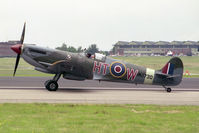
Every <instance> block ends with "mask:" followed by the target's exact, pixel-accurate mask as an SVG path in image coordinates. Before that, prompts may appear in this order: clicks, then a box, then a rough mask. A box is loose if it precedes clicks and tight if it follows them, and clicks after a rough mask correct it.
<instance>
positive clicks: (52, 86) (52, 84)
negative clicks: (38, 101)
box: [45, 80, 58, 91]
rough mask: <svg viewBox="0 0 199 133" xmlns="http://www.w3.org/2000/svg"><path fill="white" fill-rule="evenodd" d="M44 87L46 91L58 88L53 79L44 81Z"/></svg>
mask: <svg viewBox="0 0 199 133" xmlns="http://www.w3.org/2000/svg"><path fill="white" fill-rule="evenodd" d="M45 87H46V89H47V90H48V91H56V90H57V89H58V84H57V82H56V81H54V80H47V81H46V82H45Z"/></svg>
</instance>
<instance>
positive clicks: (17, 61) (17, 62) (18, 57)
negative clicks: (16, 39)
mask: <svg viewBox="0 0 199 133" xmlns="http://www.w3.org/2000/svg"><path fill="white" fill-rule="evenodd" d="M19 60H20V54H17V58H16V63H15V69H14V73H13V77H14V76H15V73H16V71H17V67H18V64H19Z"/></svg>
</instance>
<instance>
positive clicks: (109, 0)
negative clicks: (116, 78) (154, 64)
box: [0, 0, 199, 50]
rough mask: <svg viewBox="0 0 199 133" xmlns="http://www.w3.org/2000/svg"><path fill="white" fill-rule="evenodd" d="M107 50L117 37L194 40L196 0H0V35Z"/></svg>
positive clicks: (197, 33) (197, 34) (198, 13)
mask: <svg viewBox="0 0 199 133" xmlns="http://www.w3.org/2000/svg"><path fill="white" fill-rule="evenodd" d="M24 22H26V36H25V43H31V44H37V45H39V46H44V47H50V48H55V47H58V46H61V45H62V43H66V44H68V45H70V46H74V47H76V48H77V47H79V46H82V47H83V48H86V47H88V46H89V45H91V44H97V46H98V47H99V49H100V50H110V49H111V48H112V47H113V44H115V43H116V42H117V41H128V42H130V41H174V40H176V41H186V40H192V41H199V0H0V41H8V40H18V39H19V38H20V36H21V32H22V28H23V23H24Z"/></svg>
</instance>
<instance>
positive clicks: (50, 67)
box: [22, 45, 179, 85]
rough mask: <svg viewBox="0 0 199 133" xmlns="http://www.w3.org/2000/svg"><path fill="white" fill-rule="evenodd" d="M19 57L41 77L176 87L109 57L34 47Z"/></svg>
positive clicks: (150, 72)
mask: <svg viewBox="0 0 199 133" xmlns="http://www.w3.org/2000/svg"><path fill="white" fill-rule="evenodd" d="M22 57H23V58H24V60H25V61H26V62H28V63H29V64H31V65H33V66H35V69H36V70H38V71H41V72H45V73H51V74H57V73H62V74H63V77H64V78H66V79H74V80H85V79H94V80H100V81H113V82H127V83H134V84H153V85H177V84H179V82H174V80H173V79H172V78H171V79H170V80H167V81H166V82H165V78H161V77H160V75H158V74H157V73H159V72H160V71H159V70H154V69H150V68H145V67H141V66H136V65H134V64H130V63H126V62H123V61H118V60H116V59H112V58H110V57H107V56H104V55H100V54H95V56H94V58H88V57H87V56H85V54H83V53H71V52H65V51H59V50H53V49H49V48H42V47H38V46H35V45H24V46H23V48H22Z"/></svg>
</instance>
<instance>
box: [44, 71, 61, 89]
mask: <svg viewBox="0 0 199 133" xmlns="http://www.w3.org/2000/svg"><path fill="white" fill-rule="evenodd" d="M60 76H61V74H60V73H59V74H56V75H55V76H54V77H53V79H52V80H47V81H46V82H45V84H44V85H45V87H46V89H47V90H48V91H56V90H57V89H58V87H59V86H58V84H57V81H58V80H59V78H60Z"/></svg>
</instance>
